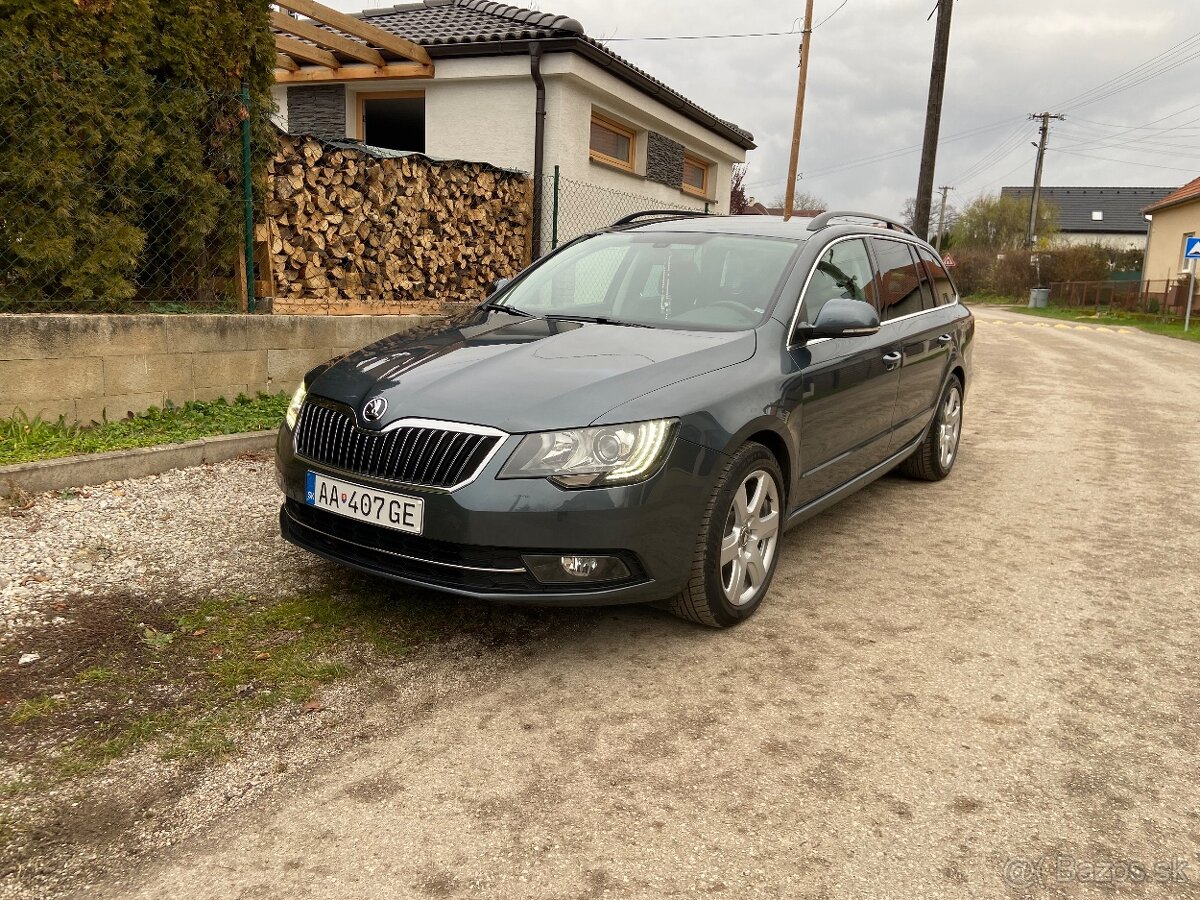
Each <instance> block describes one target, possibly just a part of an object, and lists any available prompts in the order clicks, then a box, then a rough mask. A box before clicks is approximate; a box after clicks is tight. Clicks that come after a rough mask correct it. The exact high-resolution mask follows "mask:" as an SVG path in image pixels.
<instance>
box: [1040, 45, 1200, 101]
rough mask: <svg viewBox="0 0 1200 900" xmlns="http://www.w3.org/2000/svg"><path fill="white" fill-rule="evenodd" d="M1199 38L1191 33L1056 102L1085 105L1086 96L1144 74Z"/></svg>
mask: <svg viewBox="0 0 1200 900" xmlns="http://www.w3.org/2000/svg"><path fill="white" fill-rule="evenodd" d="M1197 38H1200V32H1197V33H1196V34H1193V35H1190V36H1189V37H1186V38H1184V39H1183V40H1182V41H1180V42H1179V43H1178V44H1175V45H1173V46H1171V47H1168V48H1167V49H1166V50H1163V51H1162V52H1161V53H1158V54H1156V55H1155V56H1152V57H1150V59H1148V60H1145V61H1144V62H1141V63H1139V64H1138V65H1136V66H1134V67H1133V68H1132V69H1127V70H1126V71H1124V72H1122V73H1121V74H1119V75H1114V76H1113V77H1112V78H1110V79H1108V81H1102V82H1100V84H1098V85H1095V86H1094V87H1091V88H1088V89H1087V90H1086V91H1083V92H1082V93H1079V94H1075V95H1074V96H1073V97H1068V98H1067V99H1066V100H1063V101H1061V102H1059V103H1056V104H1055V106H1058V107H1061V108H1067V107H1070V106H1079V105H1084V104H1082V103H1081V101H1082V100H1083V99H1084V98H1085V97H1088V96H1089V95H1091V94H1099V93H1100V92H1102V91H1104V90H1107V89H1109V88H1111V87H1115V86H1116V85H1117V84H1119V83H1120V82H1121V80H1122V79H1125V78H1128V77H1130V76H1133V77H1137V76H1138V75H1139V74H1142V70H1144V69H1146V68H1147V67H1151V66H1153V65H1154V64H1155V63H1157V62H1162V61H1163V60H1164V59H1165V58H1168V57H1170V56H1171V55H1173V54H1175V53H1176V52H1178V51H1179V50H1180V49H1181V48H1186V47H1187V46H1188V45H1190V44H1191V43H1192V42H1193V41H1195V40H1196V39H1197Z"/></svg>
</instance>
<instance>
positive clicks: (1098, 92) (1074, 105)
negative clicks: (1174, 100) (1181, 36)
mask: <svg viewBox="0 0 1200 900" xmlns="http://www.w3.org/2000/svg"><path fill="white" fill-rule="evenodd" d="M1198 39H1200V33H1197V34H1196V35H1193V36H1192V37H1191V38H1188V40H1187V41H1185V42H1184V43H1186V44H1189V46H1188V47H1186V48H1185V50H1183V51H1180V52H1191V51H1196V52H1191V55H1190V56H1185V57H1183V58H1182V59H1180V58H1178V56H1179V53H1178V52H1176V53H1173V54H1172V55H1174V56H1175V57H1176V58H1174V59H1169V58H1168V59H1160V57H1164V56H1166V55H1167V54H1168V53H1172V51H1166V52H1165V53H1160V54H1159V55H1158V56H1157V57H1154V58H1153V59H1151V60H1149V61H1148V62H1146V63H1143V64H1142V65H1141V66H1138V67H1136V68H1135V69H1131V70H1130V71H1129V72H1126V73H1124V74H1123V75H1120V76H1117V78H1115V79H1110V82H1113V84H1112V86H1111V87H1110V88H1107V89H1106V88H1105V86H1104V85H1100V86H1099V87H1096V88H1093V89H1092V90H1091V91H1085V92H1084V93H1083V94H1079V95H1077V96H1076V97H1075V98H1072V99H1071V100H1068V101H1067V102H1066V103H1065V104H1061V105H1060V107H1061V108H1062V109H1066V110H1068V111H1069V110H1073V109H1080V108H1082V107H1084V106H1091V105H1092V104H1093V103H1099V102H1100V101H1101V100H1107V99H1108V98H1109V97H1113V96H1115V95H1117V94H1120V93H1123V92H1125V91H1127V90H1129V89H1130V88H1134V87H1137V86H1138V85H1140V84H1145V83H1146V82H1147V81H1152V80H1153V79H1155V78H1158V77H1159V76H1160V75H1165V74H1166V73H1167V72H1170V71H1173V70H1174V69H1178V68H1179V67H1180V66H1182V65H1185V64H1187V63H1189V62H1191V61H1192V60H1194V59H1197V58H1200V49H1197V47H1200V44H1196V43H1195V41H1196V40H1198ZM1180 46H1181V45H1180V44H1177V45H1176V47H1180ZM1172 50H1174V48H1172ZM1155 60H1158V61H1159V62H1160V65H1159V66H1158V68H1154V69H1146V70H1145V71H1142V72H1138V69H1143V68H1144V67H1146V66H1149V65H1151V64H1152V63H1153V62H1154V61H1155ZM1134 73H1136V75H1134V77H1133V80H1129V81H1124V83H1122V79H1125V78H1126V77H1127V76H1130V75H1133V74H1134ZM1110 82H1106V83H1105V84H1109V83H1110ZM1089 95H1090V96H1089Z"/></svg>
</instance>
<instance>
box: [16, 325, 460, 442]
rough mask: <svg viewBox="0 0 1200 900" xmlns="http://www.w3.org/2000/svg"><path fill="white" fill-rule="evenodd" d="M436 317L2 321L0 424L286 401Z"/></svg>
mask: <svg viewBox="0 0 1200 900" xmlns="http://www.w3.org/2000/svg"><path fill="white" fill-rule="evenodd" d="M435 321H437V319H436V318H435V317H430V316H408V315H398V316H322V317H314V316H303V315H298V316H284V315H275V316H250V315H129V316H122V315H65V314H64V315H52V314H47V315H0V418H7V417H9V416H12V415H13V414H14V412H16V411H17V410H20V411H21V412H23V413H25V414H26V415H27V416H29V417H30V418H33V417H36V416H40V417H41V418H43V419H57V418H58V417H59V416H64V417H66V419H67V420H68V421H71V422H80V423H83V424H88V423H89V422H92V421H99V420H100V419H101V418H102V416H104V415H107V417H108V418H109V419H119V418H122V417H123V416H125V415H127V414H128V413H141V412H145V411H146V410H147V409H149V408H150V407H151V406H158V407H161V406H163V404H164V403H165V402H166V401H167V400H170V401H171V402H172V403H175V404H176V405H181V404H183V403H184V402H186V401H188V400H213V399H216V398H217V397H225V398H226V399H228V400H232V399H233V398H234V397H236V396H237V395H238V394H247V395H250V396H253V395H254V394H256V393H257V392H259V391H263V392H266V393H271V394H274V393H284V392H286V393H290V392H291V391H292V390H294V389H295V387H296V385H297V384H298V383H299V381H300V378H301V377H302V376H303V375H304V373H305V372H307V371H308V370H309V369H310V368H312V367H313V366H315V365H317V364H319V363H321V362H324V361H325V360H327V359H330V358H331V357H334V356H339V355H341V354H343V353H346V352H348V351H350V350H354V349H357V348H358V347H362V346H365V345H366V344H369V343H371V342H373V341H376V340H378V339H380V338H382V337H386V336H387V335H389V334H394V333H396V332H405V331H410V330H413V329H415V328H418V327H423V326H426V325H429V324H430V323H432V322H435Z"/></svg>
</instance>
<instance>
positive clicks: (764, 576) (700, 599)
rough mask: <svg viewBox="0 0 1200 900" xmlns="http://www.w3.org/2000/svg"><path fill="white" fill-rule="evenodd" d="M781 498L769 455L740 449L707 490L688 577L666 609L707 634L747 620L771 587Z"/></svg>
mask: <svg viewBox="0 0 1200 900" xmlns="http://www.w3.org/2000/svg"><path fill="white" fill-rule="evenodd" d="M760 490H761V494H760V493H759V491H760ZM739 493H740V498H739ZM785 496H786V495H785V490H784V485H783V475H782V473H781V472H780V469H779V463H778V462H776V460H775V457H774V455H772V453H771V451H770V450H768V449H767V448H766V447H764V446H762V445H761V444H756V443H747V444H745V445H744V446H743V447H742V448H741V449H740V450H739V451H738V452H737V453H736V454H735V455H734V457H733V459H731V460H730V461H729V463H728V465H726V467H725V470H724V471H723V472H722V473H721V477H720V478H719V479H718V480H717V484H716V487H714V488H713V492H712V496H711V497H710V498H709V501H708V504H707V506H706V507H705V510H704V517H703V519H702V520H701V524H700V534H699V537H698V538H697V541H696V552H695V555H694V557H693V561H692V572H691V577H690V579H689V580H688V583H687V586H686V587H685V588H684V589H683V590H682V591H681V592H680V593H679V594H678V595H677V596H675V597H673V598H672V599H671V600H670V601H669V602H668V604H667V607H668V609H669V610H670V611H671V612H672V613H674V614H675V615H677V616H679V617H680V618H682V619H687V620H688V621H691V622H698V623H699V624H701V625H707V626H709V627H710V628H728V627H729V626H731V625H736V624H737V623H739V622H741V621H744V620H745V619H748V618H749V617H750V616H752V615H753V614H754V612H755V610H757V609H758V607H759V605H760V604H761V603H762V600H763V597H765V596H766V594H767V591H768V590H769V589H770V587H771V579H772V578H773V577H774V575H775V566H776V564H777V563H778V561H779V549H780V542H781V540H782V538H783V520H784V512H785V510H786V506H785V504H784V498H785Z"/></svg>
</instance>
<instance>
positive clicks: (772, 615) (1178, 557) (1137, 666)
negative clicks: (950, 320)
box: [87, 308, 1200, 900]
mask: <svg viewBox="0 0 1200 900" xmlns="http://www.w3.org/2000/svg"><path fill="white" fill-rule="evenodd" d="M978 315H979V320H980V321H979V327H978V347H977V351H976V361H975V367H976V374H975V380H974V383H973V384H971V385H970V386H969V393H968V397H967V405H966V420H965V428H964V436H963V443H962V450H961V456H960V459H959V461H958V464H957V468H956V469H955V471H954V473H953V475H952V476H951V477H950V478H949V479H948V480H946V481H944V482H942V483H940V484H934V485H929V484H920V483H913V482H908V481H904V480H901V479H899V478H887V479H884V480H883V481H881V482H878V483H877V484H876V485H875V486H873V487H871V488H869V489H868V490H866V491H864V492H861V493H860V494H858V495H857V496H856V497H854V498H852V499H850V500H848V501H846V502H845V503H843V504H842V505H840V506H839V507H837V508H836V509H834V510H831V511H830V512H828V513H826V514H824V515H822V516H820V517H818V518H817V519H815V520H812V521H810V522H809V523H807V524H806V525H804V526H802V527H801V528H800V529H798V530H796V531H793V532H792V533H791V534H790V535H789V536H788V538H787V540H786V542H785V546H784V555H783V559H782V562H781V565H780V568H779V572H778V575H777V576H776V582H775V588H774V591H773V594H772V596H771V597H770V598H769V599H768V601H767V603H766V604H765V605H764V607H763V609H762V610H761V612H760V614H759V615H758V616H757V617H755V618H754V619H753V620H752V621H750V622H749V623H747V624H745V625H744V626H742V627H740V628H737V629H735V630H731V631H726V632H715V631H708V630H704V629H700V628H695V627H691V626H688V625H685V624H683V623H680V622H676V621H675V620H673V619H670V618H668V617H667V616H665V615H664V614H661V613H658V612H656V611H652V610H642V609H632V610H617V611H608V612H595V611H571V612H569V613H556V614H554V616H553V619H552V621H554V622H557V623H563V627H562V628H561V631H558V632H555V633H552V634H551V635H550V636H549V637H548V638H545V639H541V640H539V641H538V642H537V643H536V645H533V646H531V647H529V648H527V652H526V654H525V658H524V659H523V660H522V662H521V663H520V664H519V665H516V666H513V667H511V668H509V669H506V670H504V671H502V672H500V673H499V674H497V676H496V677H495V679H494V680H492V681H486V682H484V683H482V684H480V685H478V686H477V687H476V688H475V689H473V690H471V691H466V692H460V693H459V694H458V695H457V696H454V697H452V698H450V699H447V700H446V701H444V702H442V703H439V704H433V705H431V706H430V707H429V708H428V709H426V710H424V711H423V712H420V713H419V714H417V715H414V716H413V717H412V718H411V719H409V720H407V721H405V722H402V723H397V727H395V728H393V729H390V731H389V732H388V733H386V734H384V735H382V736H380V737H378V738H376V739H374V740H369V741H367V742H366V743H365V744H362V745H360V746H357V747H355V748H354V749H353V750H348V751H346V752H345V753H344V754H341V755H339V756H337V757H335V758H334V759H333V760H332V761H331V762H328V763H324V764H322V765H321V767H320V768H319V769H318V770H317V771H314V772H312V773H311V774H310V775H309V777H307V778H304V779H302V780H301V781H300V782H299V783H297V784H296V785H295V786H294V788H293V789H291V790H288V791H286V792H285V793H284V794H282V795H281V796H278V797H277V798H275V799H274V800H273V801H272V802H271V803H268V804H266V805H265V806H264V807H263V808H262V809H261V810H260V811H258V812H250V813H243V814H241V815H240V816H239V817H238V818H237V819H236V820H235V821H227V822H225V823H223V824H221V825H219V826H218V827H216V828H215V829H212V830H210V831H209V832H208V833H206V834H203V835H201V836H199V837H196V838H193V839H190V840H188V841H185V842H184V843H183V844H182V845H180V846H177V847H175V848H172V849H171V850H169V851H167V852H165V853H163V854H161V855H159V856H158V857H157V858H156V859H155V860H153V861H152V862H150V863H149V864H148V865H147V866H146V867H144V868H142V869H135V870H133V871H129V872H126V873H124V874H123V875H122V876H121V877H120V878H119V879H118V880H114V881H111V882H109V883H107V884H104V885H100V886H98V887H95V888H92V889H89V891H88V892H87V893H88V895H89V896H105V897H121V896H127V897H133V896H136V897H154V898H158V897H166V896H170V897H174V898H201V897H203V898H235V897H237V898H249V897H255V898H268V897H271V898H274V897H279V898H284V897H286V898H299V897H305V898H307V897H314V898H324V897H329V898H333V897H349V896H353V897H356V898H368V897H464V898H466V897H469V898H522V900H525V898H565V897H647V898H649V897H675V896H691V895H704V894H720V895H721V896H725V897H736V898H749V897H772V898H775V897H874V898H883V897H896V898H901V897H903V898H916V897H1019V896H1027V895H1029V896H1038V897H1041V896H1059V895H1062V896H1084V895H1088V894H1091V893H1093V892H1095V891H1096V890H1100V891H1101V892H1105V891H1107V890H1112V891H1114V892H1116V893H1118V894H1123V893H1124V892H1125V891H1126V890H1128V891H1129V892H1130V893H1132V894H1136V895H1137V896H1155V897H1157V896H1194V895H1196V894H1198V893H1200V886H1198V885H1200V855H1198V854H1200V799H1198V798H1200V755H1198V754H1197V742H1198V736H1200V727H1198V726H1200V653H1198V649H1200V641H1198V639H1197V612H1198V611H1200V514H1198V505H1197V480H1198V477H1200V427H1198V424H1197V414H1198V413H1200V345H1194V344H1187V343H1184V342H1182V341H1174V340H1171V339H1167V338H1158V337H1153V336H1149V335H1143V334H1140V333H1135V332H1132V331H1129V330H1124V331H1122V330H1118V329H1111V328H1100V327H1095V328H1086V327H1073V326H1068V325H1065V324H1064V325H1058V324H1056V323H1054V322H1053V321H1049V320H1034V319H1029V318H1022V317H1019V316H1016V315H1013V314H1008V313H1001V312H990V311H988V310H987V309H986V308H984V309H982V310H979V311H978ZM569 622H573V625H572V626H571V627H568V626H567V625H566V624H565V623H569ZM580 623H582V624H583V626H584V627H579V626H580ZM376 714H377V715H382V716H386V715H387V707H386V703H384V704H383V705H382V707H381V708H380V709H379V710H377V711H376ZM1130 863H1133V864H1135V865H1134V867H1133V868H1130V867H1129V864H1130ZM1114 864H1115V865H1114ZM1137 864H1141V865H1144V866H1146V867H1148V871H1143V870H1141V869H1138V868H1136V865H1137ZM1155 866H1159V868H1154V867H1155ZM1039 867H1040V870H1041V871H1040V872H1039ZM1106 879H1107V880H1108V881H1110V882H1111V883H1107V884H1106V883H1105V881H1106ZM1147 881H1148V882H1150V883H1145V882H1147ZM1096 882H1100V883H1099V884H1097V883H1096Z"/></svg>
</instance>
